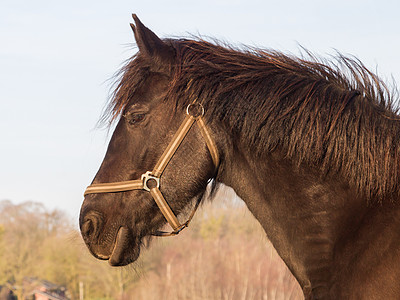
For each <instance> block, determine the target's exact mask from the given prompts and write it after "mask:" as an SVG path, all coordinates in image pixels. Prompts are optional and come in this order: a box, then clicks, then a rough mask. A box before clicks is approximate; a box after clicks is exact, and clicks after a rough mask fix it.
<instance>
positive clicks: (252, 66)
mask: <svg viewBox="0 0 400 300" xmlns="http://www.w3.org/2000/svg"><path fill="white" fill-rule="evenodd" d="M166 42H167V43H170V44H171V45H172V46H173V47H174V48H175V50H176V65H175V66H174V71H173V80H172V82H171V85H170V90H169V93H168V95H169V96H168V97H167V98H168V99H167V100H168V101H174V103H175V105H176V107H177V108H180V109H183V108H184V107H186V106H187V105H188V104H189V103H191V102H192V101H194V100H195V99H197V101H200V102H201V103H202V104H203V106H204V107H205V109H206V112H207V114H206V115H207V116H206V117H207V118H208V119H213V120H219V121H221V122H223V123H224V124H226V126H227V128H229V130H231V131H232V134H233V135H234V138H235V141H237V143H238V144H240V145H242V146H243V147H249V148H250V150H251V151H252V153H254V154H255V155H257V156H259V157H262V156H263V155H265V154H266V153H270V152H272V151H274V150H278V149H279V150H280V151H283V153H284V155H286V156H287V157H288V158H290V159H292V160H293V161H294V162H296V164H298V165H300V164H302V163H306V164H309V165H312V166H316V167H318V168H320V169H321V170H322V174H324V175H326V174H336V173H337V174H341V175H342V176H344V178H346V179H347V180H348V182H349V183H350V184H352V185H353V186H355V187H356V189H357V190H358V191H359V192H361V193H363V194H364V195H365V196H366V197H367V198H368V199H369V200H372V199H376V200H377V201H381V200H383V199H384V198H385V199H392V200H393V199H396V198H398V196H399V183H398V182H399V167H400V166H399V147H398V144H399V140H400V134H399V131H398V129H399V121H400V117H399V116H398V109H397V108H396V106H395V104H396V101H398V99H396V97H397V96H398V93H397V90H396V89H395V88H394V89H393V91H390V90H389V88H388V86H387V85H386V84H385V83H384V82H383V81H382V80H381V79H380V78H379V77H378V76H376V75H375V74H373V73H372V72H371V71H369V70H368V69H367V68H366V67H365V66H364V65H363V64H362V63H361V62H360V61H359V60H357V59H355V58H349V57H345V56H343V55H340V54H338V56H337V57H336V58H335V59H334V60H332V61H328V60H322V59H318V58H316V57H315V56H313V55H312V54H311V53H309V52H307V51H306V57H300V58H297V57H294V56H291V55H286V54H283V53H281V52H277V51H272V50H259V49H251V48H246V49H234V48H232V47H230V46H228V45H221V44H219V43H211V42H207V41H204V40H200V39H199V40H166ZM148 68H149V67H148V66H146V64H145V63H143V62H142V61H141V60H139V59H138V58H136V59H134V60H132V61H130V63H129V64H128V65H127V67H125V70H124V71H123V76H122V80H121V81H120V83H119V86H117V89H116V92H115V95H116V96H117V97H114V102H113V104H112V106H111V107H112V108H113V112H114V116H115V115H116V112H120V111H121V109H123V107H124V105H126V104H127V99H128V98H129V94H131V93H132V91H133V90H134V86H133V84H134V85H136V86H137V85H138V82H137V81H138V80H139V79H134V78H135V76H137V75H139V76H140V77H139V78H143V74H145V73H146V71H145V70H148ZM132 80H133V81H132ZM135 80H136V81H135ZM130 81H132V82H130ZM122 91H124V93H122ZM127 91H130V92H129V93H128V92H127ZM124 99H125V100H124Z"/></svg>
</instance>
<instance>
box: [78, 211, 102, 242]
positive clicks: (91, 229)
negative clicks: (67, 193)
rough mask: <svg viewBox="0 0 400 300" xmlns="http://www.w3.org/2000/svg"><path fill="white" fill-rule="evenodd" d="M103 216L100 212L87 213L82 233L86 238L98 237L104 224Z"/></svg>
mask: <svg viewBox="0 0 400 300" xmlns="http://www.w3.org/2000/svg"><path fill="white" fill-rule="evenodd" d="M102 223H103V222H102V218H101V216H100V215H99V214H98V213H94V212H92V213H89V214H87V215H86V216H85V217H84V219H83V223H82V226H81V233H82V236H83V238H84V239H90V240H93V239H95V238H96V237H97V235H98V233H99V232H100V227H101V225H102Z"/></svg>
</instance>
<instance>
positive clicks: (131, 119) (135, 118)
mask: <svg viewBox="0 0 400 300" xmlns="http://www.w3.org/2000/svg"><path fill="white" fill-rule="evenodd" d="M124 117H125V119H126V120H127V121H128V123H129V124H130V125H136V124H138V123H140V122H142V121H143V120H144V119H145V117H146V114H144V113H136V114H126V115H124Z"/></svg>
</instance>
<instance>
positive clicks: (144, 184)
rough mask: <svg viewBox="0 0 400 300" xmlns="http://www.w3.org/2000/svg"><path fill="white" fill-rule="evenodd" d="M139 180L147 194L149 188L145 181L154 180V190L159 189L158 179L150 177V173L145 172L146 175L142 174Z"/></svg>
mask: <svg viewBox="0 0 400 300" xmlns="http://www.w3.org/2000/svg"><path fill="white" fill-rule="evenodd" d="M141 179H142V180H143V189H144V190H146V191H148V192H150V188H149V187H148V186H147V181H149V180H150V179H154V180H155V181H156V184H157V186H156V188H159V187H160V178H159V177H155V176H154V175H152V174H151V171H147V172H146V173H144V174H142V177H141Z"/></svg>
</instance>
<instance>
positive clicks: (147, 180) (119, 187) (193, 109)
mask: <svg viewBox="0 0 400 300" xmlns="http://www.w3.org/2000/svg"><path fill="white" fill-rule="evenodd" d="M186 113H187V116H186V117H185V119H184V120H183V122H182V124H181V126H180V127H179V128H178V130H177V132H176V133H175V135H174V137H173V138H172V140H171V142H170V143H169V145H168V146H167V148H166V149H165V150H164V152H163V154H162V155H161V157H160V159H159V160H158V162H157V163H156V165H155V167H154V169H153V171H147V172H146V173H144V174H143V175H142V176H141V179H137V180H128V181H119V182H112V183H94V184H92V185H90V186H88V187H87V188H86V190H85V193H84V196H86V195H88V194H98V193H115V192H125V191H131V190H145V191H148V192H150V194H151V196H152V197H153V199H154V201H155V202H156V204H157V206H158V208H159V209H160V211H161V213H162V214H163V215H164V217H165V219H166V220H167V222H168V223H169V225H170V226H171V227H172V229H173V231H172V232H164V231H156V232H155V233H154V234H153V235H157V236H171V235H177V234H178V233H179V232H181V231H182V230H183V229H184V228H186V227H188V225H189V223H190V221H191V220H192V218H193V216H194V214H195V212H196V210H197V208H198V207H199V204H200V200H201V199H200V198H199V199H198V200H197V202H196V205H195V207H194V209H193V211H192V213H191V214H190V216H189V218H188V220H187V221H186V222H184V223H183V224H181V223H180V222H179V220H178V218H177V217H176V215H175V214H174V212H173V211H172V209H171V207H170V206H169V205H168V202H167V201H166V200H165V198H164V196H163V195H162V193H161V191H160V178H161V175H162V174H163V172H164V170H165V168H166V167H167V165H168V163H169V162H170V160H171V159H172V157H173V155H174V154H175V152H176V150H177V149H178V147H179V145H180V144H181V143H182V141H183V140H184V138H185V137H186V135H187V133H188V132H189V130H190V129H191V128H192V125H193V123H195V122H196V123H197V125H198V126H199V129H200V132H201V135H202V136H203V138H204V140H205V142H206V145H207V148H208V150H209V152H210V155H211V158H212V160H213V162H214V165H215V167H218V164H219V156H218V150H217V147H216V145H215V143H214V140H213V139H212V138H211V135H210V133H209V131H208V129H207V126H206V124H205V122H204V120H203V118H202V117H203V115H204V108H203V106H202V105H201V104H198V103H193V104H190V105H189V106H188V107H187V109H186Z"/></svg>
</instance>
